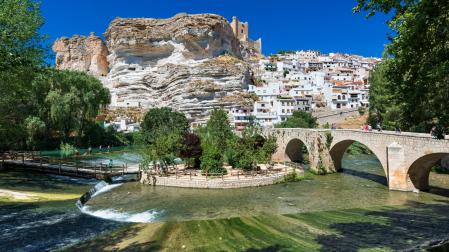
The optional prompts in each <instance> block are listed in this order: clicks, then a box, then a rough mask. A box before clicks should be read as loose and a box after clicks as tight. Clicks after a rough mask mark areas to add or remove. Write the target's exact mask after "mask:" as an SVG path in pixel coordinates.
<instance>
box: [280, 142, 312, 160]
mask: <svg viewBox="0 0 449 252" xmlns="http://www.w3.org/2000/svg"><path fill="white" fill-rule="evenodd" d="M303 148H306V149H307V153H310V148H309V146H307V144H306V142H305V141H302V140H300V139H299V138H292V139H290V140H289V141H288V143H287V145H286V146H285V153H284V157H285V160H286V161H292V162H301V161H303V160H304V156H303Z"/></svg>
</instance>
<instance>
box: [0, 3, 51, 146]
mask: <svg viewBox="0 0 449 252" xmlns="http://www.w3.org/2000/svg"><path fill="white" fill-rule="evenodd" d="M42 24H43V18H42V16H41V14H40V10H39V4H37V3H36V2H35V1H32V0H0V139H1V141H0V149H6V148H21V147H23V145H24V144H25V141H26V129H25V125H24V120H25V118H27V117H28V115H30V113H31V111H30V110H31V108H30V99H29V96H30V90H31V88H30V84H31V81H32V79H33V78H34V72H35V71H36V69H39V68H41V66H42V64H43V55H44V48H43V47H42V42H43V39H44V38H43V36H41V35H40V34H39V28H40V27H41V26H42Z"/></svg>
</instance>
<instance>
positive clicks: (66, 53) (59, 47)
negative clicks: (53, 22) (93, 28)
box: [53, 33, 109, 77]
mask: <svg viewBox="0 0 449 252" xmlns="http://www.w3.org/2000/svg"><path fill="white" fill-rule="evenodd" d="M53 51H54V52H55V53H56V62H55V65H56V68H57V69H71V70H78V71H85V72H89V73H91V74H93V75H95V76H97V77H99V76H106V75H107V74H108V72H109V66H108V61H107V56H108V54H109V52H108V49H107V47H106V45H105V43H104V42H103V40H101V38H100V37H97V36H95V34H93V33H91V34H90V35H89V36H88V37H85V36H79V35H75V36H73V37H72V38H60V39H58V40H56V42H55V43H54V44H53Z"/></svg>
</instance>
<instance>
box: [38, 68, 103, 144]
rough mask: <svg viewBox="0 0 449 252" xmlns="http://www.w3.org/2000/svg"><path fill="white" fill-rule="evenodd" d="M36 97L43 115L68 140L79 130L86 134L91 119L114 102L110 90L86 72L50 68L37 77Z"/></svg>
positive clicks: (78, 132) (39, 111)
mask: <svg viewBox="0 0 449 252" xmlns="http://www.w3.org/2000/svg"><path fill="white" fill-rule="evenodd" d="M32 87H33V96H34V97H33V98H34V99H33V100H34V101H35V103H36V104H35V107H36V108H37V110H38V113H39V114H40V115H41V118H44V121H46V123H47V124H48V125H50V126H51V127H52V129H53V130H54V131H56V132H61V133H62V137H63V139H64V141H67V139H68V138H69V136H70V133H72V132H75V133H76V135H77V136H78V137H80V138H81V137H82V136H83V134H84V131H85V129H86V126H87V125H88V123H89V122H92V121H94V119H95V117H96V116H97V115H98V112H99V110H100V109H101V108H103V107H105V106H106V105H107V104H109V102H110V94H109V90H108V89H106V88H104V87H103V85H102V84H101V82H100V81H99V80H98V79H97V78H95V77H93V76H91V75H89V74H86V73H83V72H77V71H67V70H63V71H59V70H53V69H47V70H45V71H42V72H41V73H39V74H38V75H37V76H36V78H35V80H34V81H33V86H32Z"/></svg>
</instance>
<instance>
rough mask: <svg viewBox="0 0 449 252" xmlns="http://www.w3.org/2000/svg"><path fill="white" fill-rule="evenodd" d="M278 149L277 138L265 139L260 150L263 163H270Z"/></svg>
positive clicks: (260, 158)
mask: <svg viewBox="0 0 449 252" xmlns="http://www.w3.org/2000/svg"><path fill="white" fill-rule="evenodd" d="M277 148H278V144H277V139H276V137H275V136H269V137H268V138H266V139H265V142H264V143H263V146H262V147H261V148H260V150H259V160H260V161H261V162H265V163H270V162H271V159H272V157H273V154H274V153H275V152H276V150H277Z"/></svg>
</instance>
